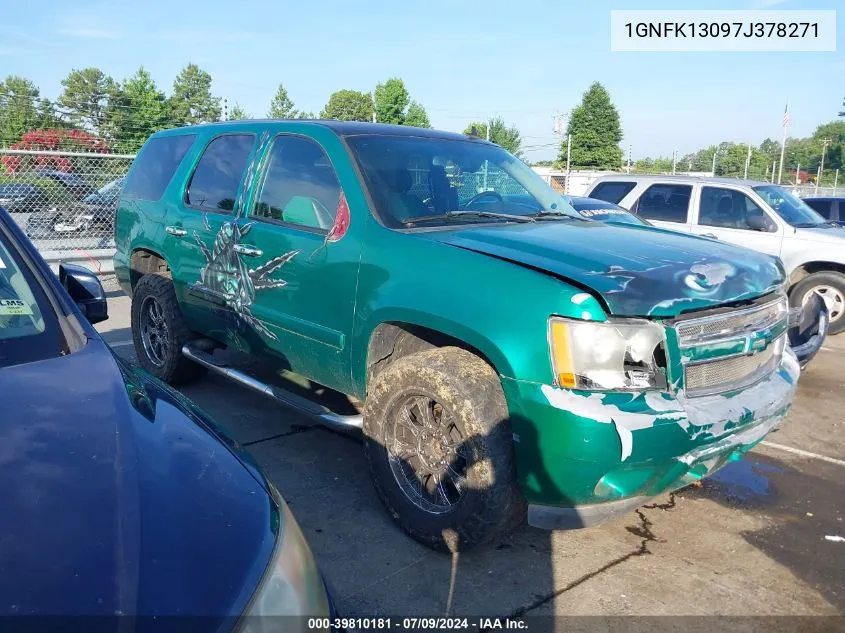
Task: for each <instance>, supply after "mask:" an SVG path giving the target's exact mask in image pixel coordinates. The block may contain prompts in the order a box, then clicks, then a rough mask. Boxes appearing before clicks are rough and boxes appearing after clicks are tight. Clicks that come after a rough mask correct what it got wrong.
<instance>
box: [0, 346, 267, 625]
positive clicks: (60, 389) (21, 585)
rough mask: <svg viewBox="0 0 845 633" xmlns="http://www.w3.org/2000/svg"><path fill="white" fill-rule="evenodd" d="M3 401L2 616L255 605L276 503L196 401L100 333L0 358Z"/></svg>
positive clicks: (210, 611)
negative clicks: (33, 354)
mask: <svg viewBox="0 0 845 633" xmlns="http://www.w3.org/2000/svg"><path fill="white" fill-rule="evenodd" d="M0 403H2V409H3V413H2V416H0V481H2V482H3V490H4V492H3V511H2V512H0V595H2V596H3V604H2V605H0V615H29V614H43V615H64V616H69V615H111V614H115V613H125V614H139V615H172V614H187V615H191V614H195V615H196V614H203V615H207V616H210V620H209V622H208V624H209V629H208V630H215V628H216V626H215V625H214V624H215V619H217V620H219V622H218V623H222V622H224V620H223V618H224V617H225V616H226V615H227V614H229V613H232V612H234V613H240V612H241V611H242V610H243V609H244V608H245V606H246V604H247V602H248V600H249V598H250V596H251V594H252V592H253V590H254V589H255V587H256V586H257V584H258V582H259V581H260V578H261V576H262V573H263V572H264V570H265V568H266V565H267V563H268V561H269V559H270V556H271V553H272V549H273V545H274V542H275V538H274V535H273V529H277V528H276V527H273V525H274V521H275V520H276V519H277V516H278V515H277V513H276V511H275V507H276V506H275V504H274V503H273V501H272V498H271V497H270V495H269V494H268V491H267V488H266V485H265V481H264V479H263V478H262V477H261V475H260V473H259V472H258V471H257V469H255V468H254V466H253V465H251V464H249V463H247V462H245V461H243V460H242V458H241V456H240V455H238V450H237V448H236V447H235V445H234V444H232V443H231V442H230V441H227V440H225V439H223V438H221V437H220V436H219V433H218V431H216V430H215V429H214V428H213V427H212V426H210V423H209V422H208V420H207V418H205V417H204V416H203V414H202V413H201V412H200V411H199V410H198V409H197V408H196V407H195V405H192V404H191V403H190V402H188V401H187V400H185V399H184V398H182V397H181V396H180V395H179V394H177V393H176V392H174V391H173V390H171V389H170V388H168V387H166V386H165V385H163V384H162V383H160V382H158V381H157V380H155V379H153V378H151V377H150V376H149V375H148V374H146V373H144V372H142V371H141V370H136V369H133V368H131V367H130V366H129V365H128V364H126V363H125V362H124V361H121V360H119V359H117V358H116V357H115V356H114V355H113V354H112V353H111V352H110V350H109V349H108V347H106V346H105V344H104V343H103V342H102V341H100V340H99V339H95V340H91V341H89V343H88V345H86V346H85V348H83V349H82V350H80V351H78V352H75V353H73V354H70V355H68V356H64V357H59V358H55V359H51V360H47V361H42V362H37V363H29V364H24V365H17V366H12V367H7V368H3V369H0ZM277 525H278V524H276V526H277Z"/></svg>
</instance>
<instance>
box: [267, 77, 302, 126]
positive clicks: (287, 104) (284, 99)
mask: <svg viewBox="0 0 845 633" xmlns="http://www.w3.org/2000/svg"><path fill="white" fill-rule="evenodd" d="M298 114H299V112H297V111H296V110H295V109H294V107H293V101H291V99H290V97H289V96H288V91H287V90H285V87H284V86H283V85H282V84H279V88H278V89H277V90H276V95H275V96H274V97H273V100H272V101H271V102H270V110H269V111H268V112H267V116H268V117H270V118H271V119H296V118H298V116H297V115H298Z"/></svg>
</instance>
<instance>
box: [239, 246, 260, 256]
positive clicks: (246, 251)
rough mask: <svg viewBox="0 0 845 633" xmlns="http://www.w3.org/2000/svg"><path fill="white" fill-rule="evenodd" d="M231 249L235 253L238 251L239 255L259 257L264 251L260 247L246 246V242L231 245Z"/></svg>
mask: <svg viewBox="0 0 845 633" xmlns="http://www.w3.org/2000/svg"><path fill="white" fill-rule="evenodd" d="M232 250H233V251H235V252H236V253H240V254H241V255H246V256H247V257H261V256H262V255H263V254H264V251H262V250H261V249H260V248H255V247H254V246H247V245H246V244H235V245H234V246H233V247H232Z"/></svg>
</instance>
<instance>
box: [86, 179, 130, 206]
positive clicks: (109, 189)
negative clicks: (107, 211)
mask: <svg viewBox="0 0 845 633" xmlns="http://www.w3.org/2000/svg"><path fill="white" fill-rule="evenodd" d="M124 180H125V178H118V179H117V180H112V181H111V182H110V183H108V184H105V185H103V186H102V187H100V188H99V189H97V191H95V192H94V193H90V194H88V195H87V196H85V201H86V202H88V201H91V200H97V199H100V198H108V199H112V198H117V197H118V196H120V191H121V189H123V181H124Z"/></svg>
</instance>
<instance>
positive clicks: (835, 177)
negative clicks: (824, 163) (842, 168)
mask: <svg viewBox="0 0 845 633" xmlns="http://www.w3.org/2000/svg"><path fill="white" fill-rule="evenodd" d="M838 183H839V170H838V169H837V170H836V171H835V172H833V195H834V196H835V195H836V185H837V184H838Z"/></svg>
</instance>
